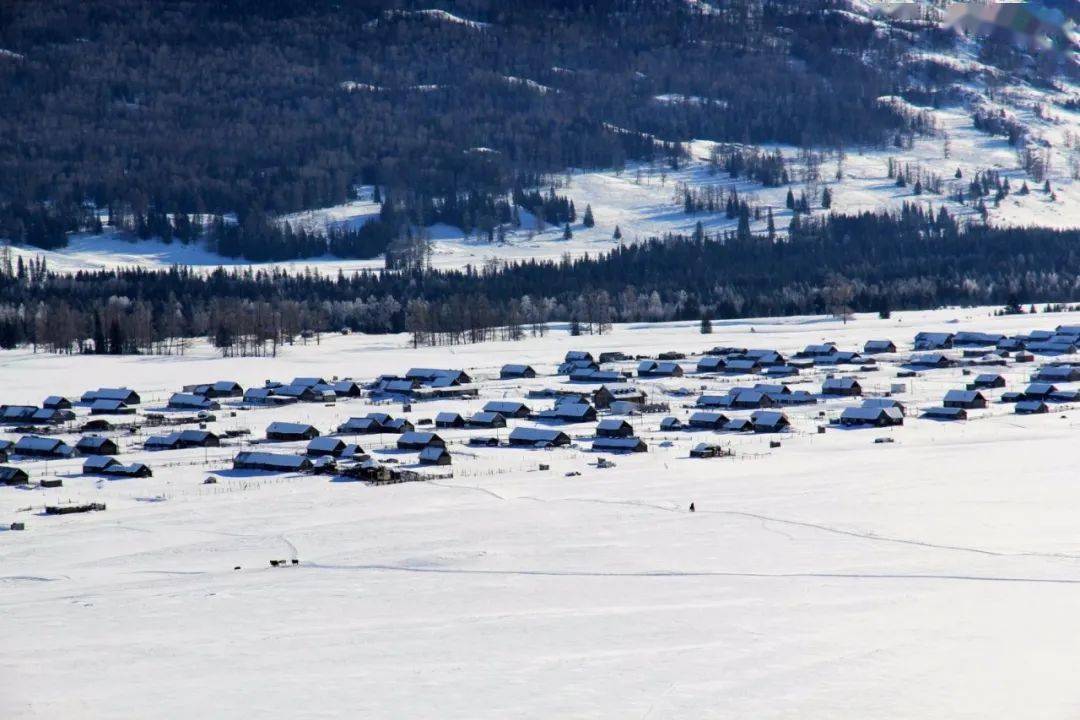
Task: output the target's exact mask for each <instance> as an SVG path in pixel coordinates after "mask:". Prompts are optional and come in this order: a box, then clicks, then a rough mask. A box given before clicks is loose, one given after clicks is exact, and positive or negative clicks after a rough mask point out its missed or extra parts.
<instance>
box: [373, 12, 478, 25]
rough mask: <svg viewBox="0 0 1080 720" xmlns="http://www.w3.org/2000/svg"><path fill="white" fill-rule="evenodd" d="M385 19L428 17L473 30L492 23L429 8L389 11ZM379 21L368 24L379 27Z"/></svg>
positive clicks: (384, 14) (385, 13) (385, 14)
mask: <svg viewBox="0 0 1080 720" xmlns="http://www.w3.org/2000/svg"><path fill="white" fill-rule="evenodd" d="M383 17H426V18H432V19H435V20H440V21H442V22H448V23H452V24H454V25H463V26H465V27H468V28H471V29H473V30H483V29H485V28H487V27H490V26H491V23H486V22H479V21H477V20H468V19H466V18H463V17H461V16H459V15H455V14H453V13H451V12H447V11H446V10H439V9H435V8H429V9H426V10H387V11H385V12H384V13H383ZM378 23H379V21H378V19H376V20H372V21H371V22H369V23H367V24H368V25H369V26H375V25H378Z"/></svg>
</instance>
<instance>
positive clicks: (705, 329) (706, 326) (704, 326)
mask: <svg viewBox="0 0 1080 720" xmlns="http://www.w3.org/2000/svg"><path fill="white" fill-rule="evenodd" d="M701 334H702V335H711V334H712V320H710V319H709V316H708V315H706V314H705V313H702V314H701Z"/></svg>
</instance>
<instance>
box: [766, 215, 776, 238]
mask: <svg viewBox="0 0 1080 720" xmlns="http://www.w3.org/2000/svg"><path fill="white" fill-rule="evenodd" d="M767 228H768V233H769V242H775V241H776V222H775V221H774V220H773V215H772V208H771V207H770V208H769V219H768V225H767Z"/></svg>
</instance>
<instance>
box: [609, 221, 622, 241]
mask: <svg viewBox="0 0 1080 720" xmlns="http://www.w3.org/2000/svg"><path fill="white" fill-rule="evenodd" d="M611 237H612V238H613V239H614V240H615V241H616V242H618V241H619V240H622V230H620V229H619V226H618V225H616V226H615V232H613V233H612V234H611Z"/></svg>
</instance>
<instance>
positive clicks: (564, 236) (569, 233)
mask: <svg viewBox="0 0 1080 720" xmlns="http://www.w3.org/2000/svg"><path fill="white" fill-rule="evenodd" d="M572 237H574V231H573V230H571V229H570V223H566V225H564V226H563V231H562V239H563V240H569V239H570V238H572Z"/></svg>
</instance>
